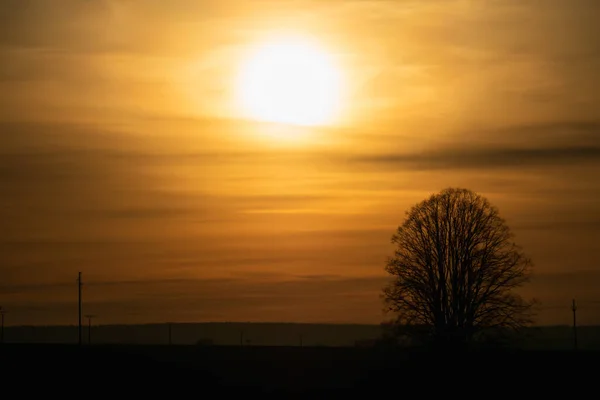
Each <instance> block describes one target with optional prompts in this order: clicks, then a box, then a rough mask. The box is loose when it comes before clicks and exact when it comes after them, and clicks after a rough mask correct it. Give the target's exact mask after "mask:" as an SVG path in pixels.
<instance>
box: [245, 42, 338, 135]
mask: <svg viewBox="0 0 600 400" xmlns="http://www.w3.org/2000/svg"><path fill="white" fill-rule="evenodd" d="M239 78H240V81H239V82H238V85H237V89H238V92H239V93H238V94H239V100H240V101H241V105H242V107H243V108H244V111H245V112H246V113H247V114H248V117H250V118H253V119H257V120H261V121H268V122H278V123H285V124H295V125H326V124H329V123H331V122H333V120H334V119H335V117H336V114H337V112H338V106H339V102H340V74H339V71H338V69H337V68H336V67H335V65H334V63H333V61H332V60H331V59H330V57H329V56H328V54H327V53H326V52H324V51H322V50H320V49H319V48H318V46H316V45H314V44H312V43H310V42H308V41H306V40H302V39H285V40H279V41H275V42H270V43H266V44H264V45H262V46H260V47H259V48H257V49H256V51H255V52H254V53H253V54H252V55H251V57H250V58H249V59H248V60H247V62H246V63H245V64H244V65H243V67H242V70H241V74H240V76H239Z"/></svg>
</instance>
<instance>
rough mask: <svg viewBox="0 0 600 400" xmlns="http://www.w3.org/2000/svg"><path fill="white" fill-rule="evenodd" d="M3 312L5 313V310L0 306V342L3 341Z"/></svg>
mask: <svg viewBox="0 0 600 400" xmlns="http://www.w3.org/2000/svg"><path fill="white" fill-rule="evenodd" d="M4 314H6V310H5V309H4V308H2V306H0V318H2V328H0V344H1V343H4Z"/></svg>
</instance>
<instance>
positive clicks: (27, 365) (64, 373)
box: [0, 344, 600, 398]
mask: <svg viewBox="0 0 600 400" xmlns="http://www.w3.org/2000/svg"><path fill="white" fill-rule="evenodd" d="M598 361H600V352H589V351H588V352H582V351H580V352H575V351H553V352H540V351H503V352H499V351H494V352H492V351H487V352H478V353H434V352H427V351H424V350H411V351H409V350H390V349H375V348H351V347H335V348H334V347H281V346H279V347H258V346H249V347H240V346H237V347H236V346H209V347H202V346H168V345H167V346H141V345H137V346H124V345H122V346H118V345H112V346H102V345H98V346H81V347H79V346H77V345H29V344H21V345H14V344H12V345H10V344H5V345H2V346H0V363H1V366H2V367H1V368H2V372H1V375H0V377H1V378H2V380H3V381H4V382H5V384H4V387H5V389H6V388H8V387H11V386H13V387H21V388H24V389H26V390H27V391H28V392H29V393H30V394H34V392H36V391H42V392H43V393H44V394H50V393H53V394H58V395H60V394H61V393H65V394H68V393H70V391H73V390H77V391H79V390H83V391H88V392H89V393H91V394H93V395H98V394H100V393H104V394H111V393H117V392H118V393H122V394H123V393H125V392H126V391H127V392H128V393H131V394H134V393H135V394H136V395H138V396H142V395H152V396H153V397H154V396H155V395H156V394H157V393H158V392H161V393H164V392H165V391H168V392H170V393H171V394H173V395H174V394H175V393H182V394H186V395H188V394H189V395H190V396H192V395H193V396H194V397H196V396H200V397H202V395H203V394H207V395H209V394H210V395H211V397H213V395H214V394H216V393H219V394H221V395H225V394H234V392H235V393H237V394H241V395H250V394H253V393H259V394H280V395H285V396H286V398H289V396H292V395H300V396H308V395H310V396H313V397H314V396H320V395H327V396H329V397H330V396H334V397H336V396H344V397H345V396H350V395H352V396H354V395H358V394H362V395H371V396H375V395H386V394H387V393H388V392H389V393H394V392H397V394H398V396H399V397H404V396H407V395H408V394H409V393H412V394H417V393H422V394H423V395H426V396H425V397H429V396H430V395H432V394H434V393H436V392H437V393H443V394H447V395H451V396H450V397H453V396H454V394H461V396H462V395H466V394H469V393H470V394H474V395H475V394H477V393H479V394H480V395H482V396H484V397H495V396H492V395H499V394H500V393H504V394H518V395H529V393H530V394H532V395H533V394H535V395H536V396H539V395H541V394H544V393H547V394H552V396H553V397H554V396H556V395H557V394H560V393H563V391H564V390H569V394H570V395H572V394H574V393H578V392H581V393H588V392H587V390H589V389H590V387H592V386H591V385H592V383H593V378H592V377H591V376H590V377H589V378H588V374H589V373H591V372H593V370H594V368H595V366H596V365H598ZM453 393H454V394H453ZM564 393H565V395H566V394H567V392H564ZM93 397H95V396H93ZM411 397H413V396H411Z"/></svg>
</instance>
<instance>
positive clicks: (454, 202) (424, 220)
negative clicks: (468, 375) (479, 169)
mask: <svg viewBox="0 0 600 400" xmlns="http://www.w3.org/2000/svg"><path fill="white" fill-rule="evenodd" d="M512 239H513V235H512V234H511V232H510V230H509V228H508V226H507V225H506V223H505V221H504V220H503V219H502V218H500V216H499V214H498V210H497V209H496V208H495V207H493V206H492V205H491V204H490V203H489V201H488V200H487V199H485V198H484V197H482V196H480V195H478V194H476V193H474V192H472V191H470V190H467V189H458V188H448V189H445V190H443V191H442V192H440V193H438V194H435V195H432V196H431V197H430V198H429V199H427V200H424V201H422V202H421V203H418V204H417V205H415V206H413V207H412V208H411V209H410V210H409V211H408V212H407V217H406V220H405V221H404V223H403V224H402V225H401V226H400V227H398V229H397V231H396V233H395V234H394V235H393V236H392V243H393V244H395V245H396V250H395V254H394V256H393V257H391V258H389V259H388V262H387V265H386V268H385V269H386V271H387V272H388V273H389V274H391V275H393V277H394V280H393V282H392V283H390V284H389V285H388V286H387V287H386V288H384V293H383V294H384V298H385V301H386V305H387V310H388V311H390V312H393V313H394V314H395V315H396V316H397V319H396V320H395V323H397V324H398V325H399V326H404V327H408V328H411V327H412V328H415V329H413V330H412V331H411V332H413V333H415V332H418V333H419V334H420V335H422V334H425V335H426V336H427V337H428V338H430V339H433V341H434V342H435V343H437V344H464V343H467V342H469V341H471V340H472V339H473V336H474V335H475V334H476V333H478V332H481V331H482V330H486V329H493V328H501V329H504V328H507V327H508V328H518V327H521V326H523V325H525V324H527V323H529V322H531V317H532V313H531V310H532V307H531V306H532V303H530V302H527V301H525V300H523V299H522V298H521V297H520V296H519V295H517V294H515V293H514V291H513V289H515V288H517V287H519V286H521V285H522V284H524V283H525V282H527V281H528V279H529V276H530V271H531V261H530V259H529V258H527V257H526V256H525V255H524V254H523V253H522V251H521V249H520V248H519V247H518V246H517V245H516V244H515V243H514V242H513V240H512ZM409 331H410V329H409Z"/></svg>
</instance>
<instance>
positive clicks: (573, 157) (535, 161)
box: [353, 146, 600, 170]
mask: <svg viewBox="0 0 600 400" xmlns="http://www.w3.org/2000/svg"><path fill="white" fill-rule="evenodd" d="M353 161H354V162H358V163H366V164H370V163H375V164H381V165H387V166H392V167H395V168H410V169H417V170H428V169H480V168H485V169H489V168H505V167H508V168H521V167H528V166H548V165H552V166H559V165H567V164H582V163H583V164H585V163H590V162H591V163H597V162H600V147H579V146H573V147H570V148H565V147H560V148H516V149H513V148H498V147H496V148H493V149H489V148H471V149H468V148H448V149H445V150H443V151H439V150H438V151H429V152H427V151H426V152H423V153H421V154H378V155H375V156H359V157H355V158H354V159H353Z"/></svg>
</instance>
